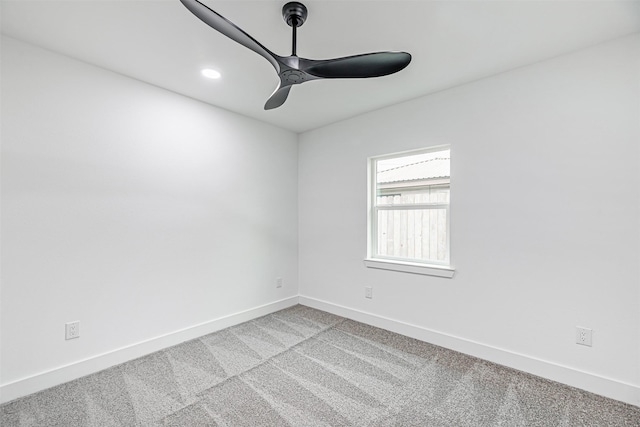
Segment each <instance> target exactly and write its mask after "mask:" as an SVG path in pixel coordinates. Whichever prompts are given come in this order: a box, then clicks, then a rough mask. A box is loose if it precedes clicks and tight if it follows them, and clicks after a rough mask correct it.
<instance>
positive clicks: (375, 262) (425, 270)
mask: <svg viewBox="0 0 640 427" xmlns="http://www.w3.org/2000/svg"><path fill="white" fill-rule="evenodd" d="M364 265H365V266H366V267H368V268H378V269H381V270H391V271H401V272H404V273H413V274H422V275H425V276H436V277H446V278H448V279H450V278H452V277H453V275H454V274H455V272H456V270H455V269H453V268H451V267H445V266H441V265H432V264H418V263H413V262H402V261H392V260H386V259H385V260H382V259H370V258H368V259H365V260H364Z"/></svg>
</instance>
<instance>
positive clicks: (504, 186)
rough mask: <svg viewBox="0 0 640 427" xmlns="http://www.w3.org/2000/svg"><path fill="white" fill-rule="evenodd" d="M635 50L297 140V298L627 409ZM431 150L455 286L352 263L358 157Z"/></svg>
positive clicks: (362, 175) (629, 41)
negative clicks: (587, 337) (435, 151)
mask: <svg viewBox="0 0 640 427" xmlns="http://www.w3.org/2000/svg"><path fill="white" fill-rule="evenodd" d="M639 52H640V36H637V35H636V36H634V37H629V38H625V39H621V40H619V41H615V42H611V43H608V44H604V45H600V46H596V47H593V48H590V49H587V50H584V51H580V52H577V53H575V54H571V55H566V56H562V57H559V58H556V59H553V60H550V61H545V62H542V63H538V64H536V65H533V66H529V67H525V68H521V69H518V70H514V71H511V72H507V73H503V74H500V75H497V76H494V77H491V78H487V79H483V80H480V81H476V82H473V83H470V84H467V85H464V86H460V87H456V88H453V89H450V90H446V91H443V92H440V93H437V94H434V95H431V96H426V97H422V98H418V99H415V100H413V101H411V102H407V103H403V104H400V105H396V106H393V107H390V108H385V109H383V110H379V111H375V112H372V113H369V114H365V115H362V116H359V117H356V118H353V119H350V120H346V121H343V122H340V123H337V124H334V125H331V126H327V127H323V128H320V129H317V130H314V131H311V132H307V133H304V134H302V135H301V137H300V147H299V217H300V267H299V270H300V294H301V302H304V303H307V304H311V305H315V306H317V307H322V308H325V309H328V310H333V311H334V312H339V313H341V314H344V315H350V316H352V317H353V316H355V317H358V318H360V319H364V320H369V321H371V322H377V323H378V324H380V325H383V326H385V325H386V326H388V327H390V328H394V327H395V328H396V329H397V330H404V331H407V332H411V331H413V333H414V335H419V336H422V337H426V338H429V339H431V340H433V341H435V342H437V343H439V344H444V345H449V346H451V347H454V348H457V349H459V350H462V351H466V352H468V353H471V354H476V355H479V356H482V357H486V358H489V359H493V360H496V361H499V362H500V363H504V364H507V365H511V366H514V367H516V368H519V369H524V370H529V371H530V372H534V373H536V374H539V375H544V376H547V377H551V378H553V379H556V380H559V381H563V382H570V383H571V382H572V383H573V385H578V386H581V387H583V388H587V389H591V391H596V392H599V393H601V394H605V395H610V396H612V397H616V398H619V399H621V400H625V401H628V402H632V403H635V404H636V405H640V388H639V385H640V372H639V369H640V268H639V260H640V248H639V246H640V239H639V237H640V233H639V231H640V228H639V219H638V218H640V201H639V198H640V174H639V170H640V148H639V147H640V107H639V103H640V66H639ZM372 96H374V95H373V94H372ZM439 144H450V145H451V155H452V158H451V168H452V172H451V192H452V193H451V223H452V225H451V227H452V228H451V230H452V231H451V251H452V252H451V255H452V260H453V264H454V266H455V267H456V269H457V272H456V275H455V277H454V278H453V279H445V278H437V277H429V276H421V275H414V274H407V273H399V272H391V271H384V270H374V269H367V268H365V267H364V265H363V263H362V260H363V259H364V258H365V255H366V217H367V215H366V209H367V207H366V188H367V181H366V179H367V176H366V166H367V157H369V156H375V155H381V154H386V153H393V152H398V151H403V150H408V149H414V148H422V147H429V146H435V145H439ZM365 286H373V288H374V289H373V294H374V298H373V299H372V300H367V299H365V298H364V287H365ZM577 325H579V326H584V327H588V328H592V329H593V330H594V338H593V340H594V344H593V347H592V348H588V347H584V346H579V345H576V344H575V327H576V326H577ZM416 331H417V332H416ZM420 331H422V332H420Z"/></svg>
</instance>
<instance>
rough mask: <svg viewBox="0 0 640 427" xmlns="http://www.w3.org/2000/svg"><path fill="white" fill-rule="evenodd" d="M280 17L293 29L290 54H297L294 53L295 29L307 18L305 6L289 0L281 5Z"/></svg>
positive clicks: (295, 43)
mask: <svg viewBox="0 0 640 427" xmlns="http://www.w3.org/2000/svg"><path fill="white" fill-rule="evenodd" d="M282 17H283V18H284V21H285V22H286V23H287V25H289V26H290V27H291V28H292V31H293V41H292V43H291V45H292V46H291V51H292V53H291V56H297V54H296V45H297V42H298V41H297V35H296V29H297V28H298V27H301V26H302V24H304V21H305V20H306V19H307V7H306V6H305V5H303V4H302V3H300V2H297V1H290V2H289V3H287V4H285V5H284V6H282Z"/></svg>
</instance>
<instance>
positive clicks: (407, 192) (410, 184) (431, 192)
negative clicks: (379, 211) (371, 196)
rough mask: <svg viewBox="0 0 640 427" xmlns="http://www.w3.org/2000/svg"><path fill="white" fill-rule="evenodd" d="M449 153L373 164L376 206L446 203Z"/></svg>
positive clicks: (423, 154)
mask: <svg viewBox="0 0 640 427" xmlns="http://www.w3.org/2000/svg"><path fill="white" fill-rule="evenodd" d="M449 158H450V150H448V149H447V150H440V151H433V152H430V153H422V154H414V155H407V156H399V157H394V158H391V159H383V160H377V161H376V203H377V204H378V205H379V206H380V205H383V206H384V205H406V204H420V203H448V200H449V198H448V192H449V189H448V188H449V173H450V171H449V169H450V168H449Z"/></svg>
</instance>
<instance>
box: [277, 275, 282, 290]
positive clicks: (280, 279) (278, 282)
mask: <svg viewBox="0 0 640 427" xmlns="http://www.w3.org/2000/svg"><path fill="white" fill-rule="evenodd" d="M281 287H282V277H276V288H281Z"/></svg>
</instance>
